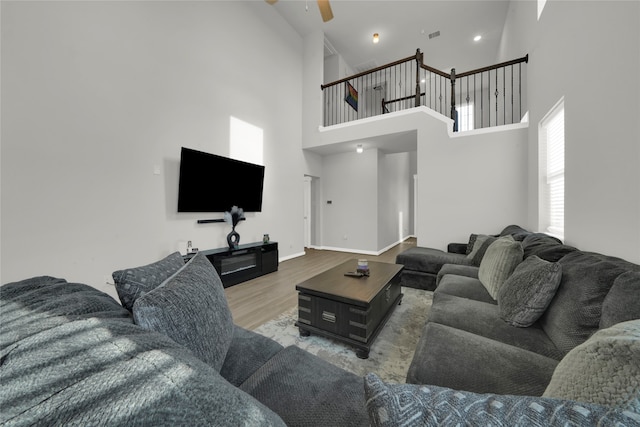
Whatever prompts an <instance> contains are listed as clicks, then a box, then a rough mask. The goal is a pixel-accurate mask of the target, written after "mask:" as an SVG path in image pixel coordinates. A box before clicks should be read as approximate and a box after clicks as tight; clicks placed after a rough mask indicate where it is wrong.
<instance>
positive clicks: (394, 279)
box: [296, 259, 403, 359]
mask: <svg viewBox="0 0 640 427" xmlns="http://www.w3.org/2000/svg"><path fill="white" fill-rule="evenodd" d="M356 267H357V260H356V259H353V260H349V261H346V262H344V263H342V264H340V265H338V266H336V267H334V268H331V269H329V270H327V271H325V272H323V273H320V274H318V275H317V276H314V277H312V278H311V279H309V280H305V281H304V282H302V283H300V284H298V285H297V286H296V290H297V291H298V321H297V322H296V326H297V327H298V329H300V335H302V336H308V335H310V334H311V333H314V334H317V335H322V336H325V337H330V338H334V339H336V340H339V341H342V342H345V343H348V344H350V345H352V346H354V347H356V355H357V356H358V357H359V358H361V359H366V358H368V357H369V350H370V349H371V345H372V343H373V341H374V340H375V339H376V337H377V336H378V334H379V333H380V330H382V327H383V326H384V325H385V323H386V322H387V319H388V318H389V317H390V316H391V314H392V313H393V310H394V309H395V307H396V306H397V305H399V304H400V303H401V302H402V293H401V292H400V272H401V271H402V268H403V266H402V265H399V264H389V263H384V262H375V261H369V271H370V275H369V276H368V277H349V276H345V275H344V273H346V272H348V271H356Z"/></svg>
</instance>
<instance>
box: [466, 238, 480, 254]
mask: <svg viewBox="0 0 640 427" xmlns="http://www.w3.org/2000/svg"><path fill="white" fill-rule="evenodd" d="M477 238H478V235H477V234H471V235H470V236H469V243H467V250H466V252H465V255H469V254H470V253H471V251H472V250H473V246H474V245H475V243H476V239H477Z"/></svg>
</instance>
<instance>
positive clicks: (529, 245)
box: [522, 233, 577, 262]
mask: <svg viewBox="0 0 640 427" xmlns="http://www.w3.org/2000/svg"><path fill="white" fill-rule="evenodd" d="M522 249H523V250H524V258H525V259H526V258H529V257H530V256H533V255H536V256H538V257H539V258H541V259H543V260H545V261H549V262H557V261H559V260H560V259H561V258H562V257H563V256H565V255H566V254H568V253H570V252H574V251H577V249H576V248H574V247H573V246H567V245H563V244H561V242H560V240H558V239H556V238H555V237H552V236H549V235H547V234H544V233H532V234H530V235H528V236H527V237H525V238H524V240H523V241H522Z"/></svg>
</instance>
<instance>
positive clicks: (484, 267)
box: [478, 236, 524, 299]
mask: <svg viewBox="0 0 640 427" xmlns="http://www.w3.org/2000/svg"><path fill="white" fill-rule="evenodd" d="M523 254H524V251H523V250H522V244H521V243H520V242H516V241H515V240H513V237H511V236H505V237H500V238H499V239H497V240H496V241H495V242H493V243H492V244H491V245H490V246H489V247H488V248H487V252H486V253H485V254H484V257H482V261H481V262H480V269H479V270H478V279H480V282H481V283H482V284H483V285H484V287H485V288H486V289H487V292H489V295H491V298H493V299H498V290H499V289H500V286H502V284H503V283H504V282H505V280H507V279H508V278H509V276H511V273H513V270H515V268H516V267H517V266H518V264H520V263H521V262H522V255H523Z"/></svg>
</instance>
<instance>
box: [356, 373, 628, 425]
mask: <svg viewBox="0 0 640 427" xmlns="http://www.w3.org/2000/svg"><path fill="white" fill-rule="evenodd" d="M364 390H365V398H366V406H367V411H368V413H369V421H370V422H371V425H372V426H373V427H393V426H412V427H428V426H434V427H435V426H438V427H441V426H452V427H453V426H493V427H499V426H505V427H506V426H534V427H535V426H538V427H542V426H544V427H555V426H558V427H560V426H563V427H564V426H567V425H572V426H573V425H580V426H582V425H584V426H595V425H602V426H604V425H619V426H632V425H638V424H637V423H638V421H639V420H638V417H636V416H635V414H633V413H630V412H623V411H620V410H616V409H614V408H610V407H606V406H599V405H594V404H589V403H583V402H576V401H571V400H561V399H552V398H543V397H532V396H515V395H498V394H478V393H471V392H467V391H458V390H452V389H450V388H445V387H437V386H430V385H416V384H385V383H384V382H382V380H380V378H378V377H377V376H376V375H375V374H368V375H367V376H366V377H365V379H364Z"/></svg>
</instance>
